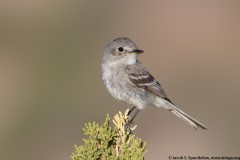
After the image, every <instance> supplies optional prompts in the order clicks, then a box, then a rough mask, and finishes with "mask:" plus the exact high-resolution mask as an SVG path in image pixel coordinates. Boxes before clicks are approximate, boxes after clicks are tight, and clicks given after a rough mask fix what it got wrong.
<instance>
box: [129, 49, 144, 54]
mask: <svg viewBox="0 0 240 160" xmlns="http://www.w3.org/2000/svg"><path fill="white" fill-rule="evenodd" d="M143 52H144V51H143V50H140V49H134V50H132V51H130V52H129V53H136V54H140V53H143Z"/></svg>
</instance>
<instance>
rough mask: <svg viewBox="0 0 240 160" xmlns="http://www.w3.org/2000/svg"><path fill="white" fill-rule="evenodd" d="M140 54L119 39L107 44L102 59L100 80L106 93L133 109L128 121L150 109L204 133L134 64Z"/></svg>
mask: <svg viewBox="0 0 240 160" xmlns="http://www.w3.org/2000/svg"><path fill="white" fill-rule="evenodd" d="M140 53H143V51H142V50H139V49H138V48H137V46H136V44H135V43H134V42H133V41H132V40H130V39H129V38H127V37H122V38H117V39H114V40H113V41H112V42H110V43H108V44H107V45H106V46H105V48H104V53H103V56H102V79H103V82H104V85H105V86H106V88H107V90H108V92H109V93H110V94H111V95H112V96H113V97H114V98H115V99H117V100H119V101H122V102H125V103H127V104H131V105H133V106H134V107H133V108H132V109H131V110H130V112H131V111H132V110H134V109H137V111H136V113H135V114H134V116H133V117H132V119H131V121H132V120H133V118H134V117H135V116H136V115H137V113H139V111H140V110H142V109H143V108H144V107H146V106H149V105H152V106H155V107H158V108H164V109H167V110H169V111H171V112H172V113H174V114H175V115H176V116H178V117H180V118H181V119H183V120H185V121H186V122H188V123H189V124H190V125H191V126H192V127H194V128H195V129H198V128H199V127H200V128H202V129H206V127H205V126H204V125H203V124H201V123H200V122H198V121H197V120H195V119H194V118H192V117H191V116H189V115H187V114H186V113H184V112H183V111H181V110H180V109H178V108H177V107H176V106H175V105H174V104H173V103H172V101H171V100H170V99H169V98H168V97H167V95H166V93H165V92H164V90H163V88H162V86H161V85H160V83H158V82H157V81H156V80H155V78H154V77H153V76H152V75H151V74H150V73H149V72H148V71H147V69H146V68H145V67H144V66H143V65H142V64H141V63H140V62H139V61H138V60H137V55H138V54H140ZM130 112H129V113H130Z"/></svg>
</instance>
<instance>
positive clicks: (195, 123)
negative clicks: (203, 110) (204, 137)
mask: <svg viewBox="0 0 240 160" xmlns="http://www.w3.org/2000/svg"><path fill="white" fill-rule="evenodd" d="M172 106H173V107H172V109H170V111H171V112H172V113H174V114H175V115H176V116H178V117H179V118H181V119H183V120H185V121H186V122H188V123H189V124H190V125H191V126H192V127H194V128H195V129H198V128H202V129H207V128H206V127H205V126H204V125H203V124H202V123H200V122H198V121H197V120H196V119H194V118H192V117H191V116H189V115H187V114H186V113H184V112H183V111H181V110H180V109H178V108H177V107H175V106H174V105H172Z"/></svg>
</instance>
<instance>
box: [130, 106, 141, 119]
mask: <svg viewBox="0 0 240 160" xmlns="http://www.w3.org/2000/svg"><path fill="white" fill-rule="evenodd" d="M135 108H136V107H135ZM136 109H137V110H136V112H135V113H134V114H133V116H132V118H131V119H130V120H129V122H130V123H133V119H134V118H135V117H136V116H137V115H138V113H139V112H140V109H138V108H136Z"/></svg>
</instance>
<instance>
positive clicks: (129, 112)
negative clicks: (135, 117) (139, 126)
mask: <svg viewBox="0 0 240 160" xmlns="http://www.w3.org/2000/svg"><path fill="white" fill-rule="evenodd" d="M135 108H136V107H135V106H133V107H132V108H131V109H130V110H129V111H128V114H127V115H128V116H129V115H130V114H131V112H132V111H133V110H134V109H135Z"/></svg>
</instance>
